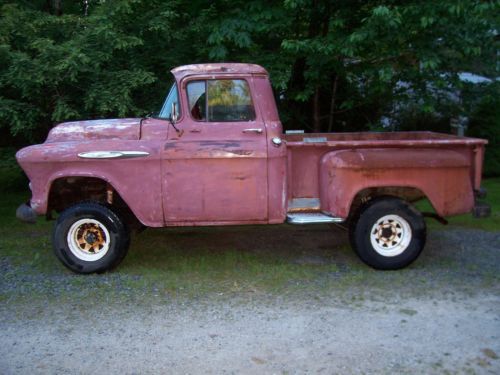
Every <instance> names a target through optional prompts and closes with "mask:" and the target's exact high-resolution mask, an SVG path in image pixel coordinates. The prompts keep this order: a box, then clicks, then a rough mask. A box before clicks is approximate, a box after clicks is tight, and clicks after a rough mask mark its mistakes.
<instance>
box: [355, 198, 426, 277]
mask: <svg viewBox="0 0 500 375" xmlns="http://www.w3.org/2000/svg"><path fill="white" fill-rule="evenodd" d="M349 238H350V242H351V246H352V247H353V249H354V251H355V252H356V253H357V254H358V256H359V257H360V258H361V260H362V261H363V262H365V263H366V264H368V265H369V266H371V267H373V268H375V269H379V270H396V269H400V268H404V267H406V266H408V265H409V264H411V263H412V262H413V261H414V260H415V259H417V258H418V256H419V255H420V253H421V252H422V250H423V248H424V246H425V240H426V226H425V220H424V217H423V216H422V214H421V213H420V212H419V211H417V210H416V209H415V208H414V207H413V206H412V205H410V204H409V203H408V202H405V201H403V200H401V199H399V198H395V197H380V198H375V199H373V200H371V201H370V202H368V203H366V204H365V205H364V206H363V207H361V209H360V210H359V212H358V214H357V215H356V216H355V218H354V220H352V222H351V226H350V227H349Z"/></svg>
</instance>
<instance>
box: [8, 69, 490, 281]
mask: <svg viewBox="0 0 500 375" xmlns="http://www.w3.org/2000/svg"><path fill="white" fill-rule="evenodd" d="M172 74H173V77H174V80H175V83H174V84H173V86H172V88H171V90H170V92H169V94H168V96H167V98H166V100H165V103H164V105H163V108H162V109H161V111H160V112H159V113H158V114H157V115H155V116H151V117H146V118H142V119H141V118H137V119H135V118H129V119H118V120H92V121H76V122H67V123H63V124H59V125H57V126H55V127H54V128H53V129H52V130H51V131H50V133H49V135H48V137H47V140H46V141H45V143H43V144H39V145H33V146H30V147H26V148H24V149H21V150H20V151H18V153H17V155H16V156H17V160H18V162H19V164H20V165H21V167H22V168H23V169H24V171H25V172H26V174H27V176H28V178H29V180H30V188H31V191H32V198H31V200H30V202H29V203H27V204H23V205H21V206H20V207H19V209H18V211H17V216H18V217H19V218H20V219H22V220H24V221H31V222H33V221H35V220H36V216H37V215H46V216H47V217H49V218H50V217H51V214H52V213H53V212H55V213H58V214H59V215H58V216H57V221H56V223H55V226H54V231H53V245H54V251H55V254H56V255H57V257H58V258H59V259H60V261H61V262H62V263H63V264H64V265H65V266H66V267H68V268H69V269H71V270H72V271H75V272H79V273H92V272H103V271H105V270H108V269H110V268H113V267H115V266H117V265H118V264H119V263H120V261H121V260H122V259H123V258H124V256H125V255H126V253H127V249H128V246H129V242H130V237H129V228H130V227H131V225H133V224H134V222H135V223H140V224H142V225H143V226H147V227H164V226H202V225H203V226H206V225H242V224H280V223H284V222H288V223H290V224H312V223H334V224H338V225H345V226H347V227H348V228H349V233H350V241H351V244H352V247H353V248H354V250H355V251H356V253H357V254H358V255H359V257H360V258H361V259H362V260H363V261H364V262H365V263H367V264H368V265H370V266H372V267H374V268H377V269H398V268H402V267H405V266H407V265H408V264H410V263H411V262H412V261H414V260H415V259H416V258H417V257H418V255H419V254H420V252H421V251H422V249H423V247H424V244H425V239H426V225H425V221H424V215H423V214H422V213H421V212H419V211H418V210H417V209H416V208H415V207H414V206H413V203H414V202H416V201H418V200H420V199H423V198H427V199H428V200H429V201H430V202H431V204H432V206H433V208H434V211H435V212H434V213H432V215H434V216H435V217H436V218H438V219H440V220H441V221H444V219H443V217H445V216H450V215H457V214H463V213H467V212H471V211H473V210H476V213H478V214H479V215H482V214H485V213H486V211H487V207H486V208H485V207H484V206H481V207H480V206H477V205H476V198H477V197H478V196H480V195H481V193H482V190H481V188H480V182H481V170H482V162H483V155H484V147H485V144H486V143H487V142H486V141H485V140H482V139H473V138H465V137H456V136H452V135H445V134H438V133H431V132H401V133H340V134H330V133H329V134H316V133H315V134H305V133H300V132H295V133H294V134H288V133H287V134H283V129H282V125H281V123H280V119H279V117H278V112H277V109H276V103H275V100H274V97H273V92H272V89H271V84H270V82H269V78H268V74H267V72H266V70H265V69H264V68H262V67H260V66H258V65H252V64H235V63H231V64H230V63H228V64H199V65H187V66H182V67H179V68H176V69H173V70H172Z"/></svg>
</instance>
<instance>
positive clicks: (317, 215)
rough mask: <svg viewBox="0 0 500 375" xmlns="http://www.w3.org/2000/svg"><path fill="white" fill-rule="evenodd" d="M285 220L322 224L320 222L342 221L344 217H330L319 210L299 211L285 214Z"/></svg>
mask: <svg viewBox="0 0 500 375" xmlns="http://www.w3.org/2000/svg"><path fill="white" fill-rule="evenodd" d="M286 221H287V223H290V224H322V223H343V222H344V221H345V219H342V218H341V217H332V216H328V215H325V214H323V213H321V212H305V213H304V212H301V213H290V214H288V215H286Z"/></svg>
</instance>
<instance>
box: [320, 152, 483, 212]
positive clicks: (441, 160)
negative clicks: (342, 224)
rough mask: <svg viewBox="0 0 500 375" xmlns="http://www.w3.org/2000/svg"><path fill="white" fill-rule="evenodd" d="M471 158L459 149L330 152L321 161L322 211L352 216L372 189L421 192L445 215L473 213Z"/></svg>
mask: <svg viewBox="0 0 500 375" xmlns="http://www.w3.org/2000/svg"><path fill="white" fill-rule="evenodd" d="M470 168H471V165H470V161H469V159H468V158H467V157H466V156H464V155H462V154H460V153H458V152H456V151H453V150H437V149H401V148H400V149H398V148H390V149H389V148H385V149H358V150H340V151H333V152H329V153H327V154H325V155H324V156H323V158H322V159H321V161H320V199H321V209H322V210H323V211H326V212H328V213H331V214H332V215H334V216H336V217H342V218H347V217H348V216H349V213H350V210H351V206H352V204H353V201H354V199H355V197H356V196H357V194H358V193H359V192H361V191H363V190H366V189H376V188H389V187H398V188H411V189H418V190H420V191H421V192H422V193H423V194H424V195H425V196H426V197H427V198H428V199H429V200H430V202H431V204H432V205H433V207H434V209H435V211H436V213H437V214H438V215H440V216H450V215H457V214H462V213H466V212H470V211H471V210H472V208H473V206H474V194H473V189H472V182H471V177H470Z"/></svg>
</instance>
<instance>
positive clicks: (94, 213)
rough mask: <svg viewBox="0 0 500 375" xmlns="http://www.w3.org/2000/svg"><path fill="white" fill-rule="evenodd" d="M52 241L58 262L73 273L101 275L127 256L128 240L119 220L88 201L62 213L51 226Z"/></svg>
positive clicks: (108, 210) (114, 214)
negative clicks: (52, 228) (52, 226)
mask: <svg viewBox="0 0 500 375" xmlns="http://www.w3.org/2000/svg"><path fill="white" fill-rule="evenodd" d="M52 242H53V245H54V252H55V254H56V256H57V257H58V258H59V260H60V261H61V262H62V263H63V264H64V265H65V266H66V267H67V268H69V269H70V270H72V271H73V272H77V273H94V272H104V271H107V270H109V269H111V268H113V267H116V266H117V265H118V263H120V262H121V261H122V260H123V258H124V257H125V255H126V254H127V250H128V246H129V242H130V237H129V233H128V230H127V228H126V226H125V224H124V223H123V221H122V220H121V219H120V217H119V216H118V215H117V214H116V213H115V212H113V211H112V210H111V209H109V208H108V207H106V206H104V205H101V204H98V203H92V202H84V203H78V204H76V205H74V206H72V207H70V208H68V209H67V210H65V211H64V212H63V213H62V214H61V215H60V216H59V218H58V219H57V222H56V224H55V226H54V231H53V237H52Z"/></svg>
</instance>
